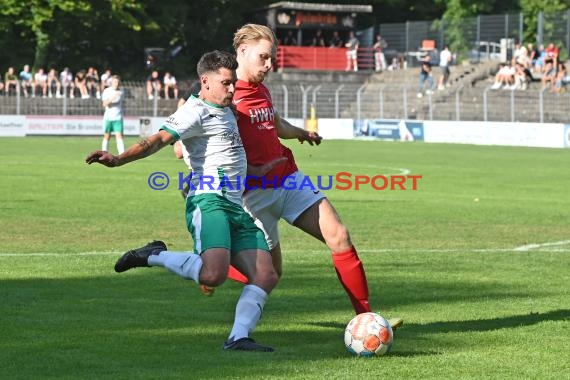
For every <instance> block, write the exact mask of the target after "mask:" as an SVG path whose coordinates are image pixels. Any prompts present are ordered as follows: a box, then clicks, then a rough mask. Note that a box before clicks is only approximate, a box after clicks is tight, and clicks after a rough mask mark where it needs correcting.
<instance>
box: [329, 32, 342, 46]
mask: <svg viewBox="0 0 570 380" xmlns="http://www.w3.org/2000/svg"><path fill="white" fill-rule="evenodd" d="M329 47H332V48H335V47H342V40H341V39H340V37H339V35H338V32H337V31H336V30H335V31H334V32H333V35H332V37H331V39H330V41H329Z"/></svg>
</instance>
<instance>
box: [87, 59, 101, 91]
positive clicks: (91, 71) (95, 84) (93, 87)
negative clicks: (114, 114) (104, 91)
mask: <svg viewBox="0 0 570 380" xmlns="http://www.w3.org/2000/svg"><path fill="white" fill-rule="evenodd" d="M85 85H86V87H87V94H89V96H93V95H95V97H96V98H97V99H101V92H100V91H99V73H98V72H97V69H96V68H94V67H93V66H91V67H89V68H88V69H87V72H86V73H85ZM94 93H95V94H94Z"/></svg>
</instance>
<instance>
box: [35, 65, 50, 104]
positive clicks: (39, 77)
mask: <svg viewBox="0 0 570 380" xmlns="http://www.w3.org/2000/svg"><path fill="white" fill-rule="evenodd" d="M38 87H39V88H40V89H41V91H42V97H43V98H47V74H46V73H45V71H44V69H43V68H39V69H38V72H37V73H35V74H34V85H33V93H32V96H34V93H35V92H36V89H37V88H38ZM38 95H39V94H38Z"/></svg>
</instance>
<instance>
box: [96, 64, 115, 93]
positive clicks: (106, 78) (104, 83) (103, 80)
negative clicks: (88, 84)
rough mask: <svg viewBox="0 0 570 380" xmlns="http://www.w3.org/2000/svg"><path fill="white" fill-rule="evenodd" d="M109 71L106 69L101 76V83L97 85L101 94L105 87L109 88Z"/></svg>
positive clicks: (110, 74)
mask: <svg viewBox="0 0 570 380" xmlns="http://www.w3.org/2000/svg"><path fill="white" fill-rule="evenodd" d="M112 76H113V74H112V73H111V69H106V70H105V72H104V73H103V74H101V83H100V84H99V92H100V93H101V94H102V93H103V91H105V89H106V88H107V87H111V77H112Z"/></svg>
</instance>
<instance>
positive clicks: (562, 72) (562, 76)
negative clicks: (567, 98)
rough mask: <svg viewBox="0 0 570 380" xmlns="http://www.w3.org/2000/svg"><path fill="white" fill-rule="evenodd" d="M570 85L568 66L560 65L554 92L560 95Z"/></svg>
mask: <svg viewBox="0 0 570 380" xmlns="http://www.w3.org/2000/svg"><path fill="white" fill-rule="evenodd" d="M569 83H570V75H568V72H567V71H566V66H565V65H564V64H563V63H559V64H558V72H557V73H556V79H555V80H554V84H553V85H552V89H551V90H552V92H555V93H557V94H560V93H562V92H563V91H564V88H565V86H566V85H567V84H569Z"/></svg>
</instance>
